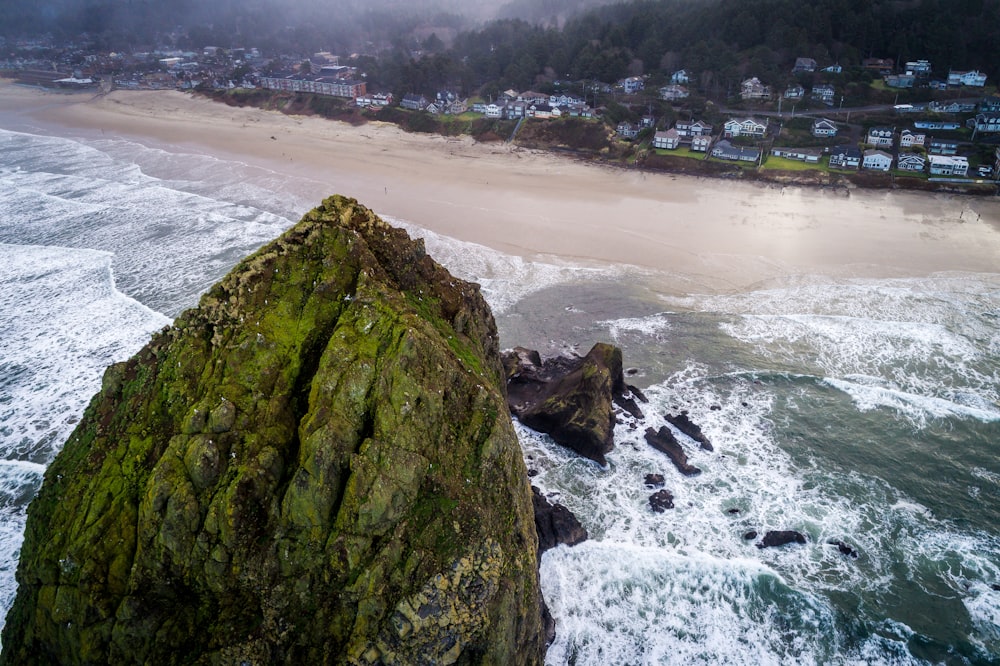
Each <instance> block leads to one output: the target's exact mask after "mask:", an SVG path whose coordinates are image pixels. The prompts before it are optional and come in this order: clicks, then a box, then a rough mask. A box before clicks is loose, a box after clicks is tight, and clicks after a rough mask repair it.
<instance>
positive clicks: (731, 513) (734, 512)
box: [726, 507, 740, 516]
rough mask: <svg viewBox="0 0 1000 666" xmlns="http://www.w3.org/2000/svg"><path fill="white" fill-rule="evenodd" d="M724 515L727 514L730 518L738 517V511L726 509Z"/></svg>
mask: <svg viewBox="0 0 1000 666" xmlns="http://www.w3.org/2000/svg"><path fill="white" fill-rule="evenodd" d="M726 513H728V514H729V515H730V516H738V515H740V510H739V509H737V508H735V507H734V508H732V509H727V510H726Z"/></svg>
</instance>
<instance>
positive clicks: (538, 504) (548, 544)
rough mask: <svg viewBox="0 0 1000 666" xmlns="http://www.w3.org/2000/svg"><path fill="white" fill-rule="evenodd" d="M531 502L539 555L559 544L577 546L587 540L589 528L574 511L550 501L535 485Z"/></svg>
mask: <svg viewBox="0 0 1000 666" xmlns="http://www.w3.org/2000/svg"><path fill="white" fill-rule="evenodd" d="M531 503H532V505H533V507H534V509H535V531H536V532H537V533H538V554H539V556H540V555H541V554H542V553H544V552H545V551H546V550H548V549H549V548H554V547H555V546H558V545H559V544H565V545H567V546H575V545H576V544H578V543H580V542H581V541H586V540H587V530H586V529H584V527H583V525H581V524H580V521H579V520H577V518H576V516H575V515H573V512H572V511H570V510H569V509H567V508H566V507H564V506H563V505H562V504H559V503H558V502H549V500H548V499H547V498H546V497H545V495H543V494H542V492H541V491H540V490H539V489H538V488H536V487H535V486H531Z"/></svg>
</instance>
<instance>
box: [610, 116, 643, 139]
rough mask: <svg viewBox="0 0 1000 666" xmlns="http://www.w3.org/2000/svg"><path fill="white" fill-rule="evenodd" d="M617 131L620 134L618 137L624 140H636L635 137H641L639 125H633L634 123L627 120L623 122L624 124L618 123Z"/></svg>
mask: <svg viewBox="0 0 1000 666" xmlns="http://www.w3.org/2000/svg"><path fill="white" fill-rule="evenodd" d="M615 131H616V132H618V136H620V137H622V138H623V139H634V138H635V137H637V136H639V127H638V126H637V125H633V124H632V123H630V122H628V121H626V120H623V121H622V122H620V123H618V127H617V128H616V129H615Z"/></svg>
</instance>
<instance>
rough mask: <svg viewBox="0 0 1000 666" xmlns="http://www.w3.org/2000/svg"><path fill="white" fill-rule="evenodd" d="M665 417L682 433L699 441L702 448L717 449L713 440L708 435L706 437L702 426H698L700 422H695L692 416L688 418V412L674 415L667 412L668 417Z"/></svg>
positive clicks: (707, 449)
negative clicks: (713, 444)
mask: <svg viewBox="0 0 1000 666" xmlns="http://www.w3.org/2000/svg"><path fill="white" fill-rule="evenodd" d="M664 418H666V419H667V423H669V424H670V425H672V426H674V427H675V428H677V429H678V430H680V431H681V432H682V433H684V434H685V435H687V436H688V437H690V438H691V439H693V440H694V441H696V442H698V444H699V445H700V446H701V448H703V449H705V450H706V451H714V450H715V448H714V447H713V446H712V442H710V441H709V440H708V437H706V436H705V434H704V433H703V432H702V431H701V427H700V426H698V424H696V423H694V422H693V421H692V420H691V419H690V418H688V413H687V412H681V413H680V414H678V415H677V416H672V415H670V414H667V415H666V417H664Z"/></svg>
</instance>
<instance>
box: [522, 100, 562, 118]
mask: <svg viewBox="0 0 1000 666" xmlns="http://www.w3.org/2000/svg"><path fill="white" fill-rule="evenodd" d="M525 113H526V115H527V116H528V118H538V119H540V120H548V119H550V118H558V117H559V116H560V115H562V112H561V111H560V110H559V107H558V106H552V105H551V104H532V105H531V106H529V107H528V109H527V111H526V112H525Z"/></svg>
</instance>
